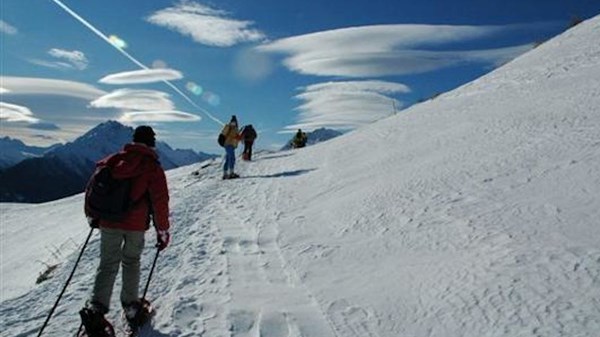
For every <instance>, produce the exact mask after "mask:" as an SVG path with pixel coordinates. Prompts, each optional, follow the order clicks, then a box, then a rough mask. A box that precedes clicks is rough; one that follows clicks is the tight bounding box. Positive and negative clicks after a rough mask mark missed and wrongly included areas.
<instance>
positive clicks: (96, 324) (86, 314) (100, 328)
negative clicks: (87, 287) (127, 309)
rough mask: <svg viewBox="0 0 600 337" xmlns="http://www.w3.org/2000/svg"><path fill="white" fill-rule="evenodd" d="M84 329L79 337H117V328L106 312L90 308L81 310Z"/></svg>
mask: <svg viewBox="0 0 600 337" xmlns="http://www.w3.org/2000/svg"><path fill="white" fill-rule="evenodd" d="M79 316H81V323H82V324H83V327H84V329H83V331H80V332H79V334H78V337H115V336H116V334H115V329H114V328H113V326H112V324H110V322H109V321H107V320H106V318H105V317H104V314H102V313H101V312H99V311H96V310H94V309H90V308H83V309H81V310H80V311H79Z"/></svg>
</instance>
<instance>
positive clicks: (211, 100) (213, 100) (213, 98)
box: [202, 91, 221, 106]
mask: <svg viewBox="0 0 600 337" xmlns="http://www.w3.org/2000/svg"><path fill="white" fill-rule="evenodd" d="M202 99H204V100H205V101H206V102H207V103H208V104H210V105H212V106H217V105H219V104H221V98H220V97H219V95H217V94H214V93H212V92H210V91H208V92H205V93H204V94H203V95H202Z"/></svg>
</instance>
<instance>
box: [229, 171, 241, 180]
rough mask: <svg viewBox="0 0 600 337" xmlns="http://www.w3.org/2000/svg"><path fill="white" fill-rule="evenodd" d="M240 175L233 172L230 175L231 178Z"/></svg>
mask: <svg viewBox="0 0 600 337" xmlns="http://www.w3.org/2000/svg"><path fill="white" fill-rule="evenodd" d="M239 177H240V175H239V174H237V173H233V172H232V173H231V174H230V175H229V179H235V178H239Z"/></svg>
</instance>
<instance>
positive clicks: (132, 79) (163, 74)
mask: <svg viewBox="0 0 600 337" xmlns="http://www.w3.org/2000/svg"><path fill="white" fill-rule="evenodd" d="M181 78H183V75H182V74H181V72H179V71H177V70H173V69H164V68H160V69H141V70H134V71H125V72H121V73H116V74H111V75H108V76H105V77H103V78H101V79H100V80H99V81H98V82H100V83H106V84H136V83H153V82H160V81H171V80H178V79H181Z"/></svg>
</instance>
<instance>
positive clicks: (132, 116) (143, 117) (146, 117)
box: [119, 111, 202, 123]
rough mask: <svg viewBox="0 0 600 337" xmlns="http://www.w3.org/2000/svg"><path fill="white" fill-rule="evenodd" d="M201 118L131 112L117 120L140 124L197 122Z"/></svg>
mask: <svg viewBox="0 0 600 337" xmlns="http://www.w3.org/2000/svg"><path fill="white" fill-rule="evenodd" d="M201 119H202V118H200V116H198V115H194V114H191V113H187V112H182V111H133V112H126V113H124V114H123V116H121V118H120V119H119V121H120V122H122V123H141V122H197V121H200V120H201Z"/></svg>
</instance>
